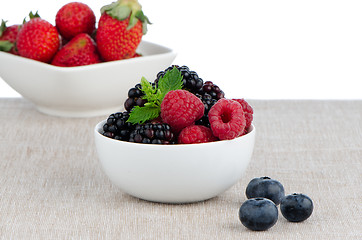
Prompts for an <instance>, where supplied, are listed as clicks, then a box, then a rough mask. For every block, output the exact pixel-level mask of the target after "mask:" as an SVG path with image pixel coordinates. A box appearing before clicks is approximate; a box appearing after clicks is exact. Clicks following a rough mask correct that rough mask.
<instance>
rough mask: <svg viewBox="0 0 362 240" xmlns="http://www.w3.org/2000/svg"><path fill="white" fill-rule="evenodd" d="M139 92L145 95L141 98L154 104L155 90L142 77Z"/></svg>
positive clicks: (156, 96)
mask: <svg viewBox="0 0 362 240" xmlns="http://www.w3.org/2000/svg"><path fill="white" fill-rule="evenodd" d="M141 91H142V92H143V93H144V94H145V95H144V96H143V97H142V98H143V99H146V100H147V101H148V102H155V101H157V100H158V93H157V92H158V90H157V88H156V87H153V86H152V84H151V83H149V82H148V81H147V79H146V78H144V77H142V79H141Z"/></svg>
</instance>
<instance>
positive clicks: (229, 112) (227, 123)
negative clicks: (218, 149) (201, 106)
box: [209, 98, 246, 140]
mask: <svg viewBox="0 0 362 240" xmlns="http://www.w3.org/2000/svg"><path fill="white" fill-rule="evenodd" d="M209 121H210V127H211V130H212V132H213V134H214V136H216V137H218V138H219V139H220V140H226V139H233V138H236V137H238V136H240V135H241V134H243V132H244V128H245V124H246V121H245V116H244V111H243V108H242V106H241V104H239V103H238V102H236V101H234V100H230V99H226V98H222V99H220V100H219V101H217V103H215V105H214V106H212V108H211V109H210V111H209Z"/></svg>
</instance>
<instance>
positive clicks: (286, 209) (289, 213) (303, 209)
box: [280, 193, 313, 222]
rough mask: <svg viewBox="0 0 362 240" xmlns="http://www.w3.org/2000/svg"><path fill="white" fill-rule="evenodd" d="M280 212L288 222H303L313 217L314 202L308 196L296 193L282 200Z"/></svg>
mask: <svg viewBox="0 0 362 240" xmlns="http://www.w3.org/2000/svg"><path fill="white" fill-rule="evenodd" d="M280 211H281V213H282V214H283V216H284V217H285V218H286V219H287V220H288V221H290V222H302V221H304V220H306V219H307V218H309V217H310V215H312V212H313V202H312V199H310V198H309V197H308V196H307V195H304V194H297V193H294V194H292V195H288V196H285V197H284V198H283V199H282V201H281V203H280Z"/></svg>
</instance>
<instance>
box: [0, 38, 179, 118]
mask: <svg viewBox="0 0 362 240" xmlns="http://www.w3.org/2000/svg"><path fill="white" fill-rule="evenodd" d="M137 52H138V53H141V54H142V55H143V56H142V57H138V58H132V59H127V60H120V61H113V62H105V63H98V64H93V65H88V66H80V67H68V68H67V67H56V66H53V65H50V64H46V63H42V62H39V61H34V60H31V59H28V58H24V57H19V56H16V55H13V54H9V53H5V52H0V76H1V78H2V79H3V80H4V81H5V82H6V83H7V84H8V85H9V86H10V87H12V88H13V89H14V90H15V91H17V92H18V93H19V94H21V95H22V96H23V97H24V98H26V99H28V100H29V101H31V102H32V103H34V104H35V106H36V108H37V109H38V110H39V111H40V112H43V113H46V114H50V115H55V116H62V117H92V116H99V115H107V114H108V113H110V112H116V111H118V110H119V109H121V108H122V107H123V103H124V101H125V100H126V98H127V93H128V89H129V88H131V87H133V86H134V85H135V84H137V83H139V82H140V80H141V78H142V77H145V78H146V79H147V80H149V81H154V80H155V78H156V75H157V73H158V72H159V71H162V70H164V69H165V68H167V67H168V66H170V65H171V63H172V62H173V60H174V59H175V57H176V53H175V52H174V51H173V50H171V49H169V48H166V47H163V46H160V45H157V44H154V43H150V42H145V41H142V42H141V44H140V45H139V47H138V50H137Z"/></svg>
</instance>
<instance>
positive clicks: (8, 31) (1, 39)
mask: <svg viewBox="0 0 362 240" xmlns="http://www.w3.org/2000/svg"><path fill="white" fill-rule="evenodd" d="M20 27H21V26H20V25H11V26H10V27H6V21H4V20H2V21H1V25H0V51H5V52H10V53H13V54H18V53H17V51H16V48H15V42H16V36H17V35H18V32H19V28H20Z"/></svg>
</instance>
